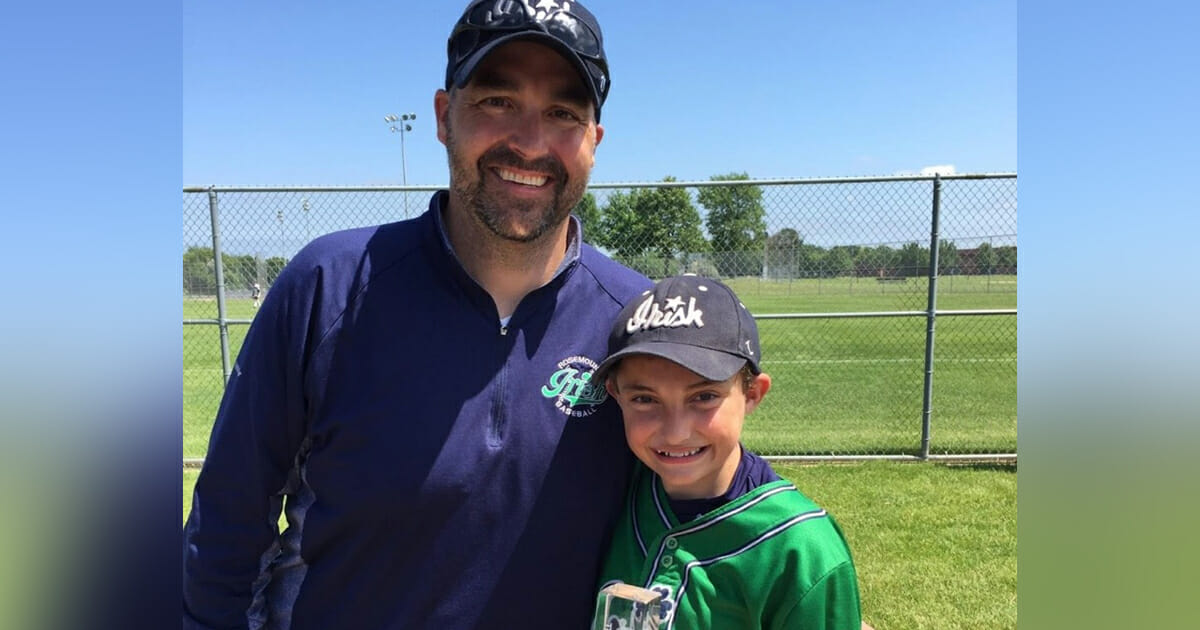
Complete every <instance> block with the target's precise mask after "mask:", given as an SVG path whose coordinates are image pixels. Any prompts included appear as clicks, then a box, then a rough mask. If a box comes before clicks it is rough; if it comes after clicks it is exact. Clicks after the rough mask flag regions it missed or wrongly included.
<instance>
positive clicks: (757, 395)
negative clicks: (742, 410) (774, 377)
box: [745, 372, 771, 413]
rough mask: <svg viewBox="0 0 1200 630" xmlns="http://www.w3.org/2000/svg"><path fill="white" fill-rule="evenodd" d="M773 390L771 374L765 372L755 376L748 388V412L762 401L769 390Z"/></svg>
mask: <svg viewBox="0 0 1200 630" xmlns="http://www.w3.org/2000/svg"><path fill="white" fill-rule="evenodd" d="M770 390H771V375H770V374H767V373H766V372H763V373H761V374H758V375H756V376H755V377H754V379H753V380H751V381H750V387H747V388H746V392H745V393H746V413H750V412H751V411H754V408H755V407H757V406H758V403H760V402H762V399H763V397H764V396H766V395H767V392H768V391H770Z"/></svg>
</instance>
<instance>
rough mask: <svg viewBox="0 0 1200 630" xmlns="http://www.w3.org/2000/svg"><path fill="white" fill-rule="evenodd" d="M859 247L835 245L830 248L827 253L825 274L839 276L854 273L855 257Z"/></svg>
mask: <svg viewBox="0 0 1200 630" xmlns="http://www.w3.org/2000/svg"><path fill="white" fill-rule="evenodd" d="M857 250H858V247H857V246H854V245H835V246H834V247H831V248H829V253H827V254H826V255H825V274H826V275H829V276H831V277H834V278H837V277H839V276H848V275H851V274H852V273H854V258H855V254H857V253H858V252H857Z"/></svg>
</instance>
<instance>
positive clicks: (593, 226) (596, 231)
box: [571, 192, 606, 247]
mask: <svg viewBox="0 0 1200 630" xmlns="http://www.w3.org/2000/svg"><path fill="white" fill-rule="evenodd" d="M571 214H574V215H575V216H577V217H579V222H580V223H581V224H583V240H584V242H586V243H588V244H590V245H596V246H599V247H604V246H606V244H605V242H604V241H605V238H604V232H603V230H602V229H601V226H600V208H598V207H597V206H596V196H595V195H593V194H592V193H590V192H588V193H584V194H583V198H582V199H580V200H579V203H577V204H575V208H574V209H573V210H571Z"/></svg>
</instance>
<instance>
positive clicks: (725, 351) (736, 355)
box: [592, 274, 762, 383]
mask: <svg viewBox="0 0 1200 630" xmlns="http://www.w3.org/2000/svg"><path fill="white" fill-rule="evenodd" d="M631 354H649V355H653V356H657V357H662V358H664V359H667V360H669V361H674V362H675V363H678V364H679V365H681V366H683V367H685V368H687V369H689V370H691V371H693V372H695V373H696V374H699V375H700V376H703V377H704V378H706V379H708V380H711V381H725V380H728V379H729V378H730V377H732V376H733V375H734V374H736V373H737V372H738V371H739V370H741V369H743V367H746V368H748V369H749V370H750V375H751V376H753V375H756V374H760V373H761V372H762V368H761V367H760V364H759V361H760V360H761V355H762V351H761V349H760V347H759V341H758V326H757V325H756V324H755V323H754V317H753V316H751V315H750V311H749V310H747V309H746V305H744V304H742V302H741V301H740V300H738V297H737V295H735V294H734V292H733V290H732V289H730V288H729V287H727V286H725V285H724V284H722V283H721V282H720V281H718V280H713V279H711V278H701V277H700V276H696V275H691V274H688V275H682V276H672V277H670V278H664V279H663V280H661V281H659V282H658V283H657V284H655V285H654V288H652V289H650V290H649V291H646V292H645V293H643V294H642V297H641V298H639V299H635V300H633V301H631V302H629V304H626V305H625V308H623V309H621V314H620V315H618V316H617V320H616V322H615V323H614V324H613V328H612V332H611V333H610V334H609V337H608V358H606V359H604V361H603V362H602V363H601V364H600V366H599V367H597V368H596V371H595V374H594V375H593V376H592V380H594V381H596V382H597V383H602V382H604V379H606V378H607V377H608V372H609V370H611V369H612V367H613V366H614V365H616V363H617V362H618V361H620V360H621V358H623V357H625V356H628V355H631Z"/></svg>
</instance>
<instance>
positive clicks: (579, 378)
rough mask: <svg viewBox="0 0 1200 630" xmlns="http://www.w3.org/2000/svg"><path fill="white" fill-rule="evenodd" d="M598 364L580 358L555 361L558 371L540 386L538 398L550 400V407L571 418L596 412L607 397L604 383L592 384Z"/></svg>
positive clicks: (582, 416) (583, 416) (585, 358)
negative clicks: (552, 401)
mask: <svg viewBox="0 0 1200 630" xmlns="http://www.w3.org/2000/svg"><path fill="white" fill-rule="evenodd" d="M597 366H598V364H597V363H596V362H595V361H593V360H591V359H589V358H587V357H584V356H574V357H567V358H565V359H563V360H562V361H559V362H558V371H556V372H555V373H553V374H551V375H550V382H549V383H548V384H546V385H543V386H542V396H545V397H546V398H553V399H554V406H555V407H557V408H558V410H559V411H561V412H563V413H565V414H567V415H568V416H571V417H572V418H586V417H587V416H590V415H592V414H593V413H596V408H597V407H599V406H600V403H602V402H604V400H605V399H606V398H608V392H606V391H604V384H603V383H600V384H597V383H592V374H593V373H594V372H595V371H596V367H597Z"/></svg>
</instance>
